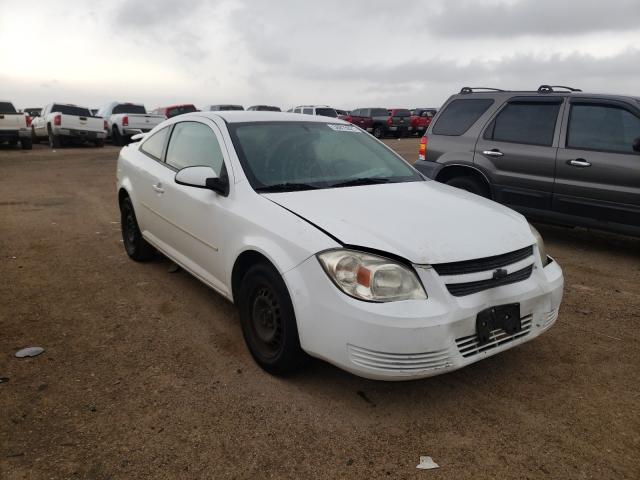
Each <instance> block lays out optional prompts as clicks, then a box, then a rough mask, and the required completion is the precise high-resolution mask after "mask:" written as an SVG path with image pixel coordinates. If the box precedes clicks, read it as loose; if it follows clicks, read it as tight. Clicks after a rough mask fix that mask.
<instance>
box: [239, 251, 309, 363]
mask: <svg viewBox="0 0 640 480" xmlns="http://www.w3.org/2000/svg"><path fill="white" fill-rule="evenodd" d="M238 306H239V310H240V322H241V324H242V334H243V335H244V340H245V342H246V343H247V347H248V348H249V351H250V352H251V356H252V357H253V358H254V360H255V361H256V363H257V364H258V365H260V366H261V367H262V368H263V369H264V370H266V371H267V372H269V373H271V374H274V375H283V374H286V373H290V372H293V371H295V370H298V369H299V368H301V367H302V366H304V365H305V364H306V363H307V359H308V357H307V354H306V353H304V351H303V350H302V348H301V347H300V339H299V338H298V326H297V324H296V317H295V314H294V312H293V305H292V303H291V297H290V296H289V291H288V290H287V286H286V285H285V283H284V281H283V280H282V277H281V276H280V274H279V273H278V272H277V270H276V269H275V268H273V267H272V266H271V265H268V264H266V263H259V264H257V265H254V266H253V267H251V268H250V269H249V271H248V272H247V273H246V274H245V276H244V278H243V280H242V285H241V287H240V291H239V295H238Z"/></svg>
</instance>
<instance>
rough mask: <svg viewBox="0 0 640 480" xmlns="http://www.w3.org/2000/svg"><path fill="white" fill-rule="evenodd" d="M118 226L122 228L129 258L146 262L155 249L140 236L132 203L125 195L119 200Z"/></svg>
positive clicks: (123, 240) (152, 255) (151, 256)
mask: <svg viewBox="0 0 640 480" xmlns="http://www.w3.org/2000/svg"><path fill="white" fill-rule="evenodd" d="M120 227H121V229H122V242H123V243H124V249H125V251H126V252H127V255H129V258H131V259H132V260H135V261H136V262H148V261H149V260H151V259H152V258H153V257H154V255H155V253H156V251H155V249H154V248H153V247H152V246H151V245H150V244H149V243H148V242H147V241H146V240H145V239H144V238H143V237H142V233H141V232H140V227H138V220H137V219H136V214H135V212H134V211H133V204H132V203H131V199H130V198H129V197H125V198H124V199H123V200H122V201H121V202H120Z"/></svg>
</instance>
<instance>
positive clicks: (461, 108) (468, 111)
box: [433, 98, 493, 136]
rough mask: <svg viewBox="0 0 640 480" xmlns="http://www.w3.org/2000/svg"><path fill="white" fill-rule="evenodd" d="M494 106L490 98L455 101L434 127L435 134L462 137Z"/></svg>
mask: <svg viewBox="0 0 640 480" xmlns="http://www.w3.org/2000/svg"><path fill="white" fill-rule="evenodd" d="M492 104H493V100H492V99H490V98H470V99H468V100H462V99H459V100H454V101H452V102H451V103H449V105H447V107H446V108H445V109H444V111H443V112H442V113H441V114H440V117H438V121H437V122H436V124H435V125H434V126H433V133H435V134H436V135H452V136H457V135H462V134H463V133H464V132H466V131H467V130H469V128H470V127H471V125H473V124H474V123H475V122H476V120H478V118H480V116H481V115H482V114H483V113H484V112H486V111H487V109H488V108H489V107H490V106H491V105H492Z"/></svg>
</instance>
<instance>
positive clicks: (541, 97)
mask: <svg viewBox="0 0 640 480" xmlns="http://www.w3.org/2000/svg"><path fill="white" fill-rule="evenodd" d="M415 167H416V168H417V169H418V170H419V171H420V172H422V173H423V174H424V175H426V176H428V177H430V178H433V179H435V180H438V181H440V182H443V183H446V184H448V185H452V186H455V187H458V188H462V189H464V190H468V191H470V192H473V193H475V194H478V195H482V196H484V197H488V198H491V199H493V200H495V201H496V202H500V203H503V204H505V205H508V206H509V207H511V208H513V209H515V210H518V211H520V212H521V213H523V214H525V215H526V216H528V217H530V218H533V219H537V220H542V221H550V222H556V223H562V224H566V225H579V226H583V227H593V228H599V229H604V230H609V231H614V232H619V233H625V234H629V235H634V236H640V98H638V97H630V96H623V95H602V94H588V93H582V91H581V90H578V89H575V88H570V87H561V86H549V85H542V86H541V87H540V88H538V90H537V91H521V92H518V91H504V90H498V89H489V88H469V87H465V88H463V89H462V90H461V91H460V93H459V94H457V95H453V96H452V97H451V98H449V99H448V100H447V102H446V103H445V104H444V106H443V107H442V109H441V110H440V111H439V113H438V114H437V115H436V117H435V118H434V120H433V122H432V123H431V125H430V126H429V128H428V129H427V132H426V133H425V136H424V137H423V138H422V141H421V145H420V155H419V160H418V161H417V162H416V164H415Z"/></svg>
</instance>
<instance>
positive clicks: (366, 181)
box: [329, 177, 390, 187]
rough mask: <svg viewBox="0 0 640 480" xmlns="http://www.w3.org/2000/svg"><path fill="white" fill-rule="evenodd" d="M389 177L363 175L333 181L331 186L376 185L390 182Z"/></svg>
mask: <svg viewBox="0 0 640 480" xmlns="http://www.w3.org/2000/svg"><path fill="white" fill-rule="evenodd" d="M389 181H390V180H389V179H388V178H383V177H361V178H352V179H351V180H345V181H344V182H337V183H332V184H331V185H329V186H330V187H356V186H358V185H375V184H377V183H389Z"/></svg>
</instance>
